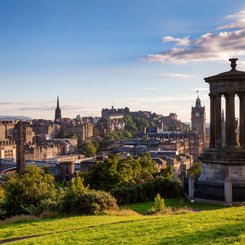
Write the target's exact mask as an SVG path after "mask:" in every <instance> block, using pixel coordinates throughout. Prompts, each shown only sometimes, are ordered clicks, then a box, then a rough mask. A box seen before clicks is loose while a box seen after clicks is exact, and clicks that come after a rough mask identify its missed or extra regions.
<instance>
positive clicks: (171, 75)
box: [161, 73, 191, 78]
mask: <svg viewBox="0 0 245 245" xmlns="http://www.w3.org/2000/svg"><path fill="white" fill-rule="evenodd" d="M161 76H164V77H168V78H189V77H191V75H189V74H183V73H163V74H161Z"/></svg>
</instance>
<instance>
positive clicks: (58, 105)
mask: <svg viewBox="0 0 245 245" xmlns="http://www.w3.org/2000/svg"><path fill="white" fill-rule="evenodd" d="M57 108H60V103H59V96H57Z"/></svg>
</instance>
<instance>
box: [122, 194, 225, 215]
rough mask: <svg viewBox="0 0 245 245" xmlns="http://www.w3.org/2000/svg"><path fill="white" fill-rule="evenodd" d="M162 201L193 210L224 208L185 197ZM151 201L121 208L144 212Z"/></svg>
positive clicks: (150, 204) (171, 205)
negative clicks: (191, 200) (192, 200)
mask: <svg viewBox="0 0 245 245" xmlns="http://www.w3.org/2000/svg"><path fill="white" fill-rule="evenodd" d="M164 201H165V205H166V207H172V208H181V207H187V208H191V209H193V210H194V211H201V210H212V209H220V208H224V206H221V205H215V204H205V203H197V202H189V201H188V200H186V199H183V200H182V201H180V199H178V198H165V199H164ZM153 203H154V202H153V201H149V202H144V203H136V204H129V205H126V206H123V208H128V209H132V210H134V211H135V212H137V213H140V214H146V212H147V210H149V209H150V208H151V207H152V206H153Z"/></svg>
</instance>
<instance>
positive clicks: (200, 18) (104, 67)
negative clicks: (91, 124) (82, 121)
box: [0, 0, 245, 121]
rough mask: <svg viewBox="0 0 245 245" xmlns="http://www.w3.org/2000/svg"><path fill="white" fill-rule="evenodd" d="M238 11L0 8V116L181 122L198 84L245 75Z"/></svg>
mask: <svg viewBox="0 0 245 245" xmlns="http://www.w3.org/2000/svg"><path fill="white" fill-rule="evenodd" d="M244 28H245V3H244V1H241V0H237V1H228V0H222V1H221V0H216V1H211V0H207V1H194V0H191V1H181V0H173V1H158V0H151V1H147V0H140V1H139V0H134V1H132V0H131V1H129V0H125V1H112V0H105V1H99V0H92V1H64V0H59V1H58V0H53V1H50V0H42V1H35V2H34V1H31V0H29V1H27V0H22V1H17V0H16V1H14V0H2V1H1V2H0V33H1V34H0V43H1V45H0V54H1V55H0V81H1V91H2V92H1V98H0V115H24V116H29V117H32V118H46V119H53V118H54V108H55V106H56V96H59V97H60V106H61V108H62V111H63V116H64V117H72V118H73V117H75V116H76V115H77V114H81V116H98V115H100V111H101V109H102V108H103V107H107V108H108V107H111V106H112V105H113V106H114V107H118V108H120V107H125V106H127V107H129V108H130V110H132V111H133V110H149V111H153V112H156V113H160V114H163V115H168V114H169V113H170V112H175V113H177V115H178V118H179V119H181V120H182V121H190V110H191V106H192V105H194V102H195V99H196V90H199V94H200V98H201V101H202V105H205V106H206V107H207V119H208V120H209V98H208V84H205V82H204V80H203V78H204V77H207V76H210V75H212V74H217V73H219V72H223V71H224V70H229V69H230V67H229V64H228V62H227V61H228V59H229V58H230V57H234V56H236V57H238V58H239V62H238V67H237V69H238V70H244V69H245V63H244V61H245V59H244V58H245V57H244V55H245V51H244V50H245V49H244V38H245V29H244Z"/></svg>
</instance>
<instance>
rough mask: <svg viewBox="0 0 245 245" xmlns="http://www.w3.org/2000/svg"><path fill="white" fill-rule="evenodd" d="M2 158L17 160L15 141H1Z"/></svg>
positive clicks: (0, 152) (0, 151)
mask: <svg viewBox="0 0 245 245" xmlns="http://www.w3.org/2000/svg"><path fill="white" fill-rule="evenodd" d="M0 158H3V159H12V160H13V159H14V160H15V159H16V144H15V141H13V140H9V139H1V140H0Z"/></svg>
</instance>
